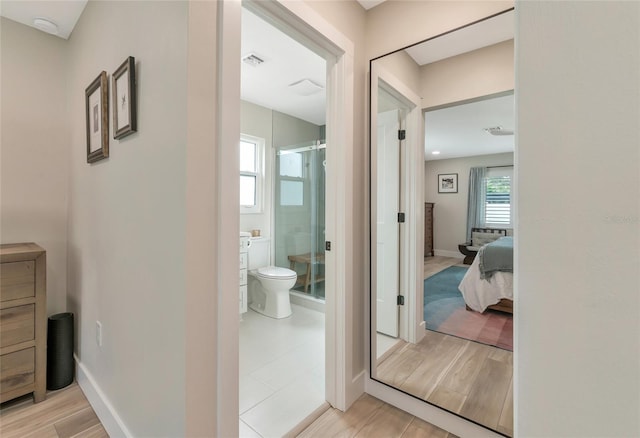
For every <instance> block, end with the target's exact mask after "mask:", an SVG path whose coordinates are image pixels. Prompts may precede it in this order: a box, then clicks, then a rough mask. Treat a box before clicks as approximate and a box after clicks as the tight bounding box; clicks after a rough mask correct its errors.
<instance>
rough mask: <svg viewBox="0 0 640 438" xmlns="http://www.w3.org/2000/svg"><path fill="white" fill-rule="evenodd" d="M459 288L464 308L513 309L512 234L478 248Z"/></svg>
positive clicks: (476, 309)
mask: <svg viewBox="0 0 640 438" xmlns="http://www.w3.org/2000/svg"><path fill="white" fill-rule="evenodd" d="M458 288H459V289H460V292H462V296H463V297H464V301H465V304H466V306H467V310H474V311H476V312H481V313H482V312H484V311H485V310H487V309H491V310H498V311H501V312H507V313H513V237H501V238H499V239H497V240H495V241H493V242H491V243H489V244H487V245H485V246H483V247H482V248H480V251H478V255H477V257H476V258H475V259H474V260H473V263H472V264H471V266H470V267H469V270H468V271H467V273H466V274H465V276H464V278H463V279H462V281H461V282H460V285H459V286H458Z"/></svg>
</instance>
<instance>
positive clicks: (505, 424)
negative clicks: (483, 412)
mask: <svg viewBox="0 0 640 438" xmlns="http://www.w3.org/2000/svg"><path fill="white" fill-rule="evenodd" d="M498 432H502V433H504V434H505V435H509V436H513V377H512V378H511V383H510V384H509V392H508V393H507V397H506V398H505V400H504V405H503V406H502V414H500V420H499V421H498Z"/></svg>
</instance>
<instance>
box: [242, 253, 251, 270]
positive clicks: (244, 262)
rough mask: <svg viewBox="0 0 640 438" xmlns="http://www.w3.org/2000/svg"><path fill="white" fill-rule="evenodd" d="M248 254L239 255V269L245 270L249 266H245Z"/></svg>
mask: <svg viewBox="0 0 640 438" xmlns="http://www.w3.org/2000/svg"><path fill="white" fill-rule="evenodd" d="M247 256H248V254H247V253H246V252H242V253H240V269H247V268H248V267H249V266H248V265H247V261H248V258H247Z"/></svg>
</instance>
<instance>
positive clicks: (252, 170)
mask: <svg viewBox="0 0 640 438" xmlns="http://www.w3.org/2000/svg"><path fill="white" fill-rule="evenodd" d="M263 157H264V140H263V139H261V138H257V137H251V136H248V135H244V134H241V135H240V213H260V212H261V211H262V197H263V196H262V187H263V179H264V165H263Z"/></svg>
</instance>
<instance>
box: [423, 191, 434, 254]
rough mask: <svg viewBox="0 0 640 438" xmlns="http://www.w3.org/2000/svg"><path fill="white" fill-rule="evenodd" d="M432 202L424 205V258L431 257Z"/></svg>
mask: <svg viewBox="0 0 640 438" xmlns="http://www.w3.org/2000/svg"><path fill="white" fill-rule="evenodd" d="M433 255H434V254H433V202H425V203H424V256H425V257H431V256H433Z"/></svg>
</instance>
